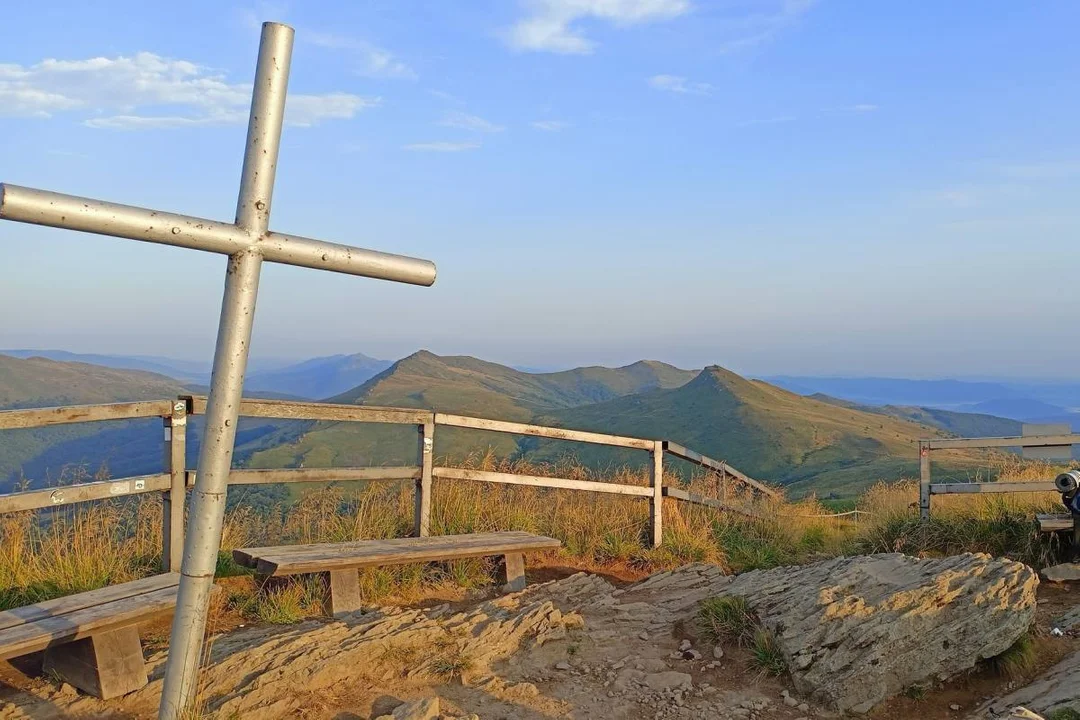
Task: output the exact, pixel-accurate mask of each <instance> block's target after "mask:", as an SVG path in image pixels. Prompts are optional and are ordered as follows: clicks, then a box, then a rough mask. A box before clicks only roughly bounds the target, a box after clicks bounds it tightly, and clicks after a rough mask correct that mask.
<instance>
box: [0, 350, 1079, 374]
mask: <svg viewBox="0 0 1080 720" xmlns="http://www.w3.org/2000/svg"><path fill="white" fill-rule="evenodd" d="M11 351H18V352H26V351H40V352H57V351H59V352H70V353H74V354H76V355H106V356H117V357H129V358H144V359H160V360H173V361H178V362H182V363H194V364H198V365H201V366H202V367H201V370H200V371H206V372H209V369H210V366H211V364H212V361H213V347H212V346H211V347H210V348H209V350H208V352H207V354H206V355H205V356H202V357H197V356H185V355H168V354H165V353H161V352H130V353H121V352H113V351H96V350H76V349H73V348H72V347H55V346H54V347H21V346H14V345H10V346H0V354H2V353H4V352H11ZM421 351H428V352H433V353H435V354H436V355H441V356H443V355H464V356H470V357H475V358H478V359H480V360H485V361H488V362H494V363H498V364H500V365H505V366H507V367H512V368H514V369H516V370H520V371H522V372H529V373H552V372H561V371H564V370H573V369H575V368H581V367H591V366H603V367H611V368H616V367H625V366H627V365H632V364H633V363H636V362H640V361H643V360H648V361H657V362H662V363H666V364H668V365H673V366H674V367H677V368H680V369H683V370H700V369H703V368H705V367H706V366H709V365H719V366H721V367H723V368H725V369H728V370H731V371H733V372H736V373H738V374H739V375H742V376H744V377H749V378H762V379H769V378H783V377H791V378H800V377H806V378H816V379H821V380H827V379H853V380H870V379H878V380H924V381H935V380H957V381H961V382H1006V383H1009V382H1015V383H1055V382H1064V383H1072V382H1077V383H1080V374H1077V375H1071V376H1070V375H1064V376H1059V377H1033V376H1023V375H924V376H918V375H881V374H874V373H839V372H823V373H798V372H755V371H754V370H753V369H742V368H737V367H732V366H730V365H725V364H724V363H723V362H708V363H703V364H701V365H680V364H679V363H675V362H671V361H669V360H667V359H665V358H663V357H637V358H633V359H628V360H625V361H615V362H607V363H604V362H595V361H590V360H588V359H583V360H582V361H581V362H572V363H568V364H561V365H531V364H529V363H513V362H507V361H503V360H500V359H498V358H494V357H488V356H486V355H480V354H477V353H469V352H464V353H441V352H436V351H435V350H432V349H431V348H414V349H412V350H410V351H407V352H404V353H402V354H400V355H395V356H392V357H390V356H381V355H377V354H372V353H370V352H364V351H363V350H354V351H352V352H336V353H327V354H325V355H304V354H301V355H261V354H258V353H256V352H253V353H252V355H251V357H250V359H249V363H250V370H251V371H262V370H268V369H277V368H279V367H285V366H288V365H294V364H297V363H300V362H304V361H307V360H312V359H317V358H326V357H332V356H342V355H355V354H361V355H365V356H367V357H369V358H371V359H373V360H381V361H388V362H396V361H398V360H401V359H403V358H405V357H408V356H409V355H412V354H414V353H417V352H421Z"/></svg>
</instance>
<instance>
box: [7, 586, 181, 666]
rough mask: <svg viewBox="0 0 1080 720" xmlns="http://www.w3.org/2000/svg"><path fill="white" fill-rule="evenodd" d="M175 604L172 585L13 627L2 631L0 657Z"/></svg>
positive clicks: (111, 626) (122, 623)
mask: <svg viewBox="0 0 1080 720" xmlns="http://www.w3.org/2000/svg"><path fill="white" fill-rule="evenodd" d="M117 587H121V586H117ZM88 594H92V593H88ZM74 597H77V596H74ZM175 606H176V587H175V586H170V587H165V588H160V589H157V590H152V591H150V592H143V593H140V594H138V595H134V596H129V597H121V598H119V599H115V600H112V601H111V602H107V603H105V604H101V605H94V606H92V607H83V608H81V609H79V610H74V611H72V612H67V613H65V614H63V615H57V616H52V617H44V618H41V619H39V620H35V621H33V622H26V623H24V624H22V625H16V626H14V627H9V628H8V629H6V630H3V631H0V660H6V659H8V658H13V657H18V656H20V655H26V654H28V653H32V652H37V651H39V650H44V649H46V648H47V647H50V646H53V645H57V644H59V643H65V642H71V641H73V640H80V639H82V638H87V637H90V636H91V635H95V634H98V633H103V632H106V631H109V630H114V629H117V628H120V627H124V626H126V625H133V624H135V623H138V622H140V621H142V620H144V619H148V618H150V617H153V616H156V615H161V614H165V613H169V612H172V610H173V608H174V607H175Z"/></svg>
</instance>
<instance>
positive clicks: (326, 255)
mask: <svg viewBox="0 0 1080 720" xmlns="http://www.w3.org/2000/svg"><path fill="white" fill-rule="evenodd" d="M0 218H3V219H5V220H16V221H19V222H25V223H31V224H34V225H46V226H48V227H55V228H64V229H67V230H80V231H82V232H90V233H97V234H100V235H112V236H114V237H122V238H128V239H131V240H142V241H144V242H151V243H158V244H161V245H173V246H176V247H183V248H190V249H192V250H205V251H207V252H214V253H221V254H224V255H233V254H235V253H237V252H241V251H244V250H254V251H256V252H258V253H259V254H260V255H261V256H262V258H263V259H264V260H266V261H268V262H276V263H284V264H286V265H298V266H300V267H308V268H314V269H316V270H330V271H333V272H339V273H346V274H348V275H361V276H363V277H370V278H377V279H380V280H393V281H396V282H402V283H408V284H410V285H425V286H426V285H431V284H432V283H434V282H435V263H433V262H431V261H430V260H420V259H417V258H411V257H405V256H404V255H394V254H393V253H384V252H378V251H376V250H363V249H360V248H354V247H349V246H347V245H338V244H337V243H330V242H324V241H322V240H312V239H311V238H305V237H300V236H298V235H286V234H284V233H276V232H267V233H265V234H263V235H261V236H257V235H253V234H252V233H249V232H248V231H247V230H245V229H244V228H241V227H239V226H237V225H233V224H232V223H223V222H218V221H217V220H207V219H204V218H198V217H190V216H187V215H177V214H175V213H167V212H160V211H158V210H148V209H146V208H141V207H135V206H132V205H121V204H119V203H111V202H104V201H102V200H91V199H89V198H82V197H77V196H75V195H64V194H61V193H55V192H49V191H47V190H35V189H33V188H26V187H20V186H18V185H10V184H0Z"/></svg>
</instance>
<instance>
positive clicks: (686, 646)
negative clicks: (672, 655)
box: [679, 638, 694, 652]
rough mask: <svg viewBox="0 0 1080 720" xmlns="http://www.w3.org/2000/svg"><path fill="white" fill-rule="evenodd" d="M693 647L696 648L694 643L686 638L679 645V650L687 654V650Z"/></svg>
mask: <svg viewBox="0 0 1080 720" xmlns="http://www.w3.org/2000/svg"><path fill="white" fill-rule="evenodd" d="M693 646H694V644H693V643H692V642H690V641H689V640H687V639H685V638H684V639H683V641H682V642H680V643H679V650H680V651H682V652H686V651H687V650H689V649H690V648H692V647H693Z"/></svg>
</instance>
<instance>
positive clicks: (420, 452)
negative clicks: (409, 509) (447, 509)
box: [413, 415, 435, 537]
mask: <svg viewBox="0 0 1080 720" xmlns="http://www.w3.org/2000/svg"><path fill="white" fill-rule="evenodd" d="M417 431H418V433H419V436H420V437H419V442H418V443H417V450H416V453H417V456H418V457H417V462H418V463H419V465H420V477H419V478H417V480H416V494H415V496H414V500H413V502H414V507H413V534H414V535H415V536H416V537H427V536H428V535H429V534H430V533H431V474H432V469H433V467H434V464H435V461H434V458H435V418H434V415H432V420H431V422H426V423H424V424H422V425H418V426H417Z"/></svg>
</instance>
